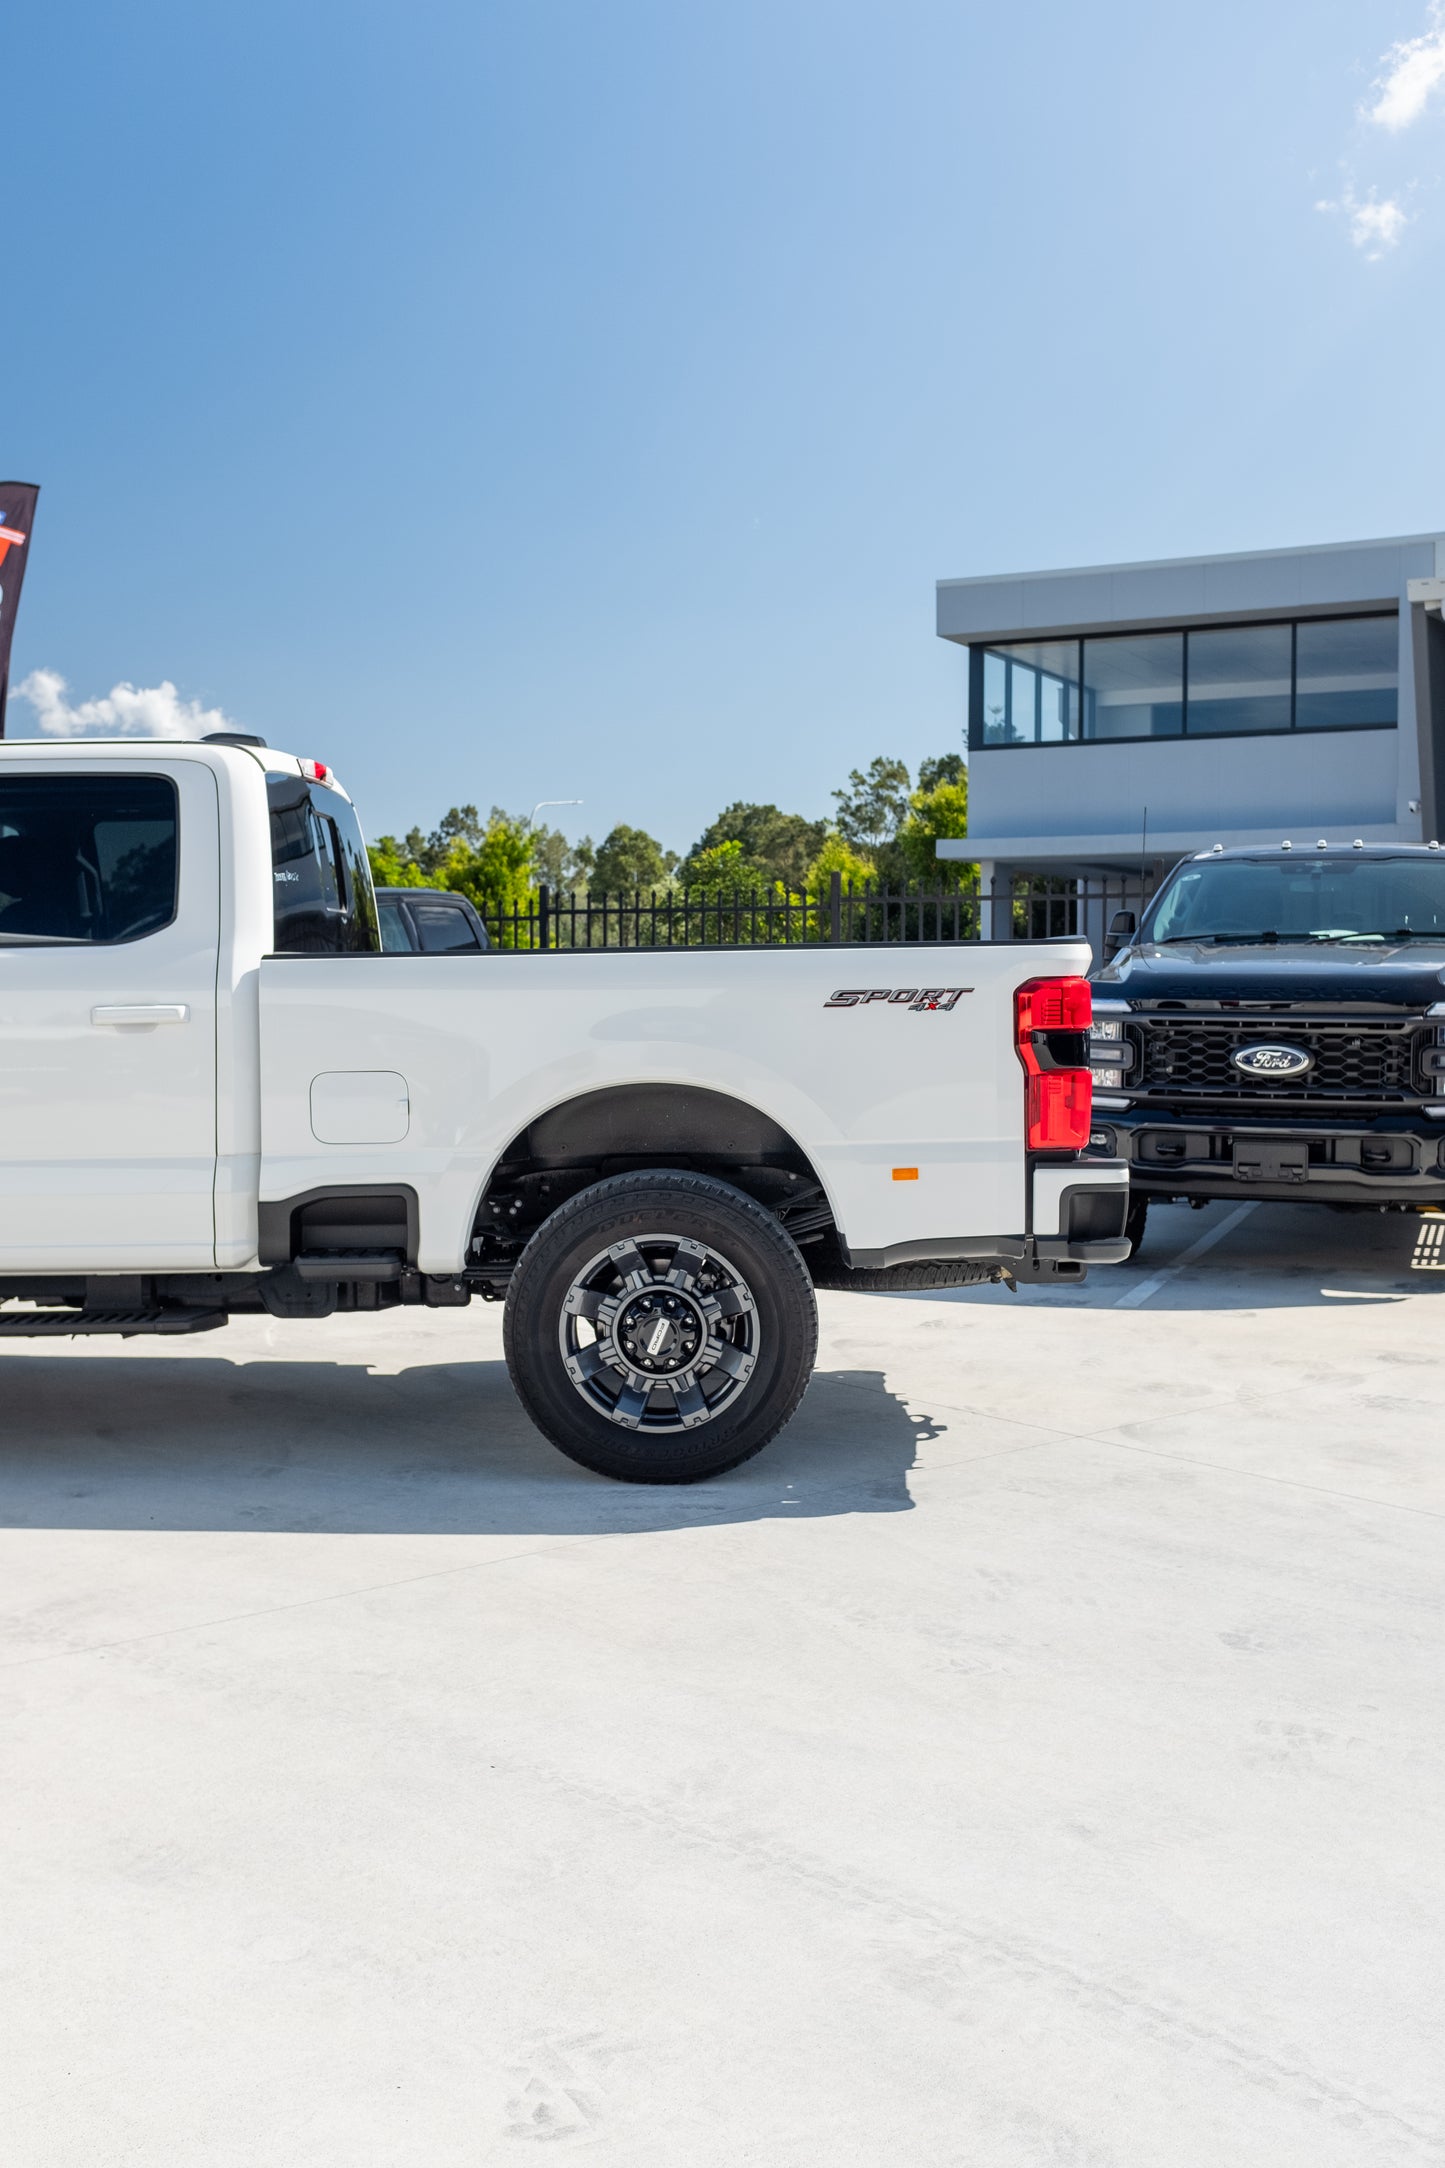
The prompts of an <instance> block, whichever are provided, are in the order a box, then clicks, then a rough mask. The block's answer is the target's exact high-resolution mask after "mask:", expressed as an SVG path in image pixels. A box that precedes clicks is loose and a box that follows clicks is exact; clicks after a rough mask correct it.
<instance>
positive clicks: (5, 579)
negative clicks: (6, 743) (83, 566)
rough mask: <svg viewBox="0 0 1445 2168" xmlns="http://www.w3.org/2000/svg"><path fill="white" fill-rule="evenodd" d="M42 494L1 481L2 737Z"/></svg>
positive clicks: (23, 485) (35, 487) (26, 484)
mask: <svg viewBox="0 0 1445 2168" xmlns="http://www.w3.org/2000/svg"><path fill="white" fill-rule="evenodd" d="M39 495H40V489H39V486H38V484H37V483H35V482H0V738H3V737H4V735H5V702H6V698H7V696H8V695H9V691H10V642H11V641H12V640H13V639H14V637H15V612H16V611H17V610H18V609H19V607H20V588H21V584H22V582H23V581H24V578H25V567H26V565H27V564H28V563H29V560H30V536H31V533H32V532H33V530H34V527H35V500H36V498H37V497H38V496H39Z"/></svg>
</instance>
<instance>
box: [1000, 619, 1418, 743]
mask: <svg viewBox="0 0 1445 2168" xmlns="http://www.w3.org/2000/svg"><path fill="white" fill-rule="evenodd" d="M1398 642H1399V620H1398V618H1397V617H1395V616H1393V615H1391V616H1375V617H1337V618H1314V617H1308V618H1299V619H1298V620H1295V621H1292V622H1286V623H1279V624H1271V625H1204V626H1198V627H1195V628H1193V629H1191V630H1189V631H1179V632H1116V633H1098V634H1091V635H1089V636H1088V637H1087V638H1085V639H1078V640H1027V641H1010V642H1009V643H1008V644H1007V645H1006V646H999V647H989V648H985V647H975V648H972V649H971V650H970V671H969V711H970V727H969V740H970V743H971V744H973V745H977V746H994V745H1054V744H1062V743H1065V742H1066V741H1068V740H1071V739H1080V738H1082V739H1104V738H1113V739H1118V738H1176V737H1179V736H1181V735H1183V736H1187V737H1237V736H1248V735H1251V734H1256V733H1269V732H1277V731H1286V730H1363V729H1372V728H1379V727H1381V726H1389V725H1393V724H1394V723H1395V722H1396V721H1397V719H1398V705H1399V655H1398Z"/></svg>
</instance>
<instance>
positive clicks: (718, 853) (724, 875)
mask: <svg viewBox="0 0 1445 2168" xmlns="http://www.w3.org/2000/svg"><path fill="white" fill-rule="evenodd" d="M677 878H678V885H679V887H682V888H685V889H687V890H688V892H689V893H691V892H692V891H693V890H694V889H706V890H709V891H713V892H717V891H720V890H723V889H726V890H728V891H729V892H731V891H732V890H733V889H735V888H737V889H741V890H742V891H743V893H744V894H745V895H746V894H747V893H749V892H750V891H751V890H753V889H756V890H757V891H758V892H759V894H760V895H770V894H771V892H772V890H773V889H774V888H775V887H776V886H778V885H779V884H778V883H776V882H775V881H774V880H773V877H772V875H771V874H770V873H769V872H768V869H767V867H766V866H760V865H759V864H758V863H757V861H756V860H755V859H752V858H749V857H748V855H747V853H746V851H745V850H744V849H743V846H742V844H741V843H740V842H739V841H738V840H737V838H736V837H735V836H734V837H731V838H730V839H729V840H728V841H727V842H725V843H713V844H709V845H708V847H707V849H706V850H697V849H693V850H692V851H690V852H689V853H688V855H687V858H686V859H685V860H684V861H683V864H682V866H681V867H680V868H679V870H678V876H677Z"/></svg>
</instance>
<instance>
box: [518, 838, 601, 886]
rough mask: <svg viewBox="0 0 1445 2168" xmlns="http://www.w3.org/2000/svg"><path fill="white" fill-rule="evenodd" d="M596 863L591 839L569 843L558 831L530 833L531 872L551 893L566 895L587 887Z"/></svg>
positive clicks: (595, 853)
mask: <svg viewBox="0 0 1445 2168" xmlns="http://www.w3.org/2000/svg"><path fill="white" fill-rule="evenodd" d="M596 860H597V851H596V848H595V846H594V844H593V841H592V838H591V836H583V837H581V838H580V840H579V841H578V842H576V843H569V842H568V840H567V838H566V836H564V835H563V833H562V831H561V829H560V828H547V827H541V828H534V829H533V830H532V870H533V872H534V873H535V874H536V877H537V879H538V880H539V881H545V882H546V883H547V884H548V886H549V887H550V888H552V889H553V890H562V891H567V892H570V891H572V890H574V889H583V888H588V887H590V885H591V882H592V868H593V866H594V865H595V864H596Z"/></svg>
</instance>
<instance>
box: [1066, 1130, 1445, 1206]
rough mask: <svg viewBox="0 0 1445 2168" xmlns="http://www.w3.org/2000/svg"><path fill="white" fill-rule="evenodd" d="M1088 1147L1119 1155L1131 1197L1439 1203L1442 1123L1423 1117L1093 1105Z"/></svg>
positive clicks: (1443, 1189)
mask: <svg viewBox="0 0 1445 2168" xmlns="http://www.w3.org/2000/svg"><path fill="white" fill-rule="evenodd" d="M1091 1149H1092V1150H1094V1151H1096V1152H1103V1153H1107V1154H1108V1155H1109V1156H1111V1157H1114V1158H1118V1159H1124V1160H1127V1161H1128V1164H1129V1186H1130V1189H1131V1190H1132V1191H1133V1193H1134V1195H1135V1196H1144V1197H1211V1198H1220V1197H1234V1198H1238V1197H1243V1196H1250V1197H1264V1198H1269V1199H1272V1200H1275V1201H1278V1202H1280V1203H1286V1202H1287V1203H1291V1204H1350V1205H1365V1206H1370V1205H1375V1206H1380V1205H1445V1120H1441V1121H1436V1120H1432V1119H1431V1118H1430V1116H1429V1115H1426V1114H1423V1113H1415V1112H1404V1113H1400V1114H1381V1115H1377V1116H1376V1117H1375V1118H1374V1119H1373V1120H1369V1121H1365V1120H1361V1119H1360V1118H1359V1117H1351V1116H1349V1115H1343V1114H1342V1115H1338V1116H1333V1117H1332V1116H1330V1115H1329V1114H1327V1113H1321V1114H1318V1115H1313V1116H1311V1117H1310V1118H1309V1119H1308V1120H1305V1119H1301V1118H1299V1117H1293V1116H1292V1117H1287V1118H1286V1117H1281V1118H1280V1119H1277V1120H1272V1121H1264V1120H1260V1119H1259V1118H1258V1117H1255V1118H1254V1119H1253V1120H1238V1119H1235V1118H1233V1117H1232V1116H1230V1115H1205V1114H1194V1113H1189V1112H1179V1111H1176V1110H1174V1109H1173V1108H1164V1107H1158V1106H1153V1107H1143V1106H1135V1107H1130V1108H1128V1109H1127V1110H1124V1109H1120V1110H1117V1111H1115V1110H1112V1109H1111V1110H1107V1111H1106V1110H1105V1109H1103V1108H1098V1109H1096V1112H1095V1117H1094V1125H1093V1131H1092V1140H1091Z"/></svg>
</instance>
